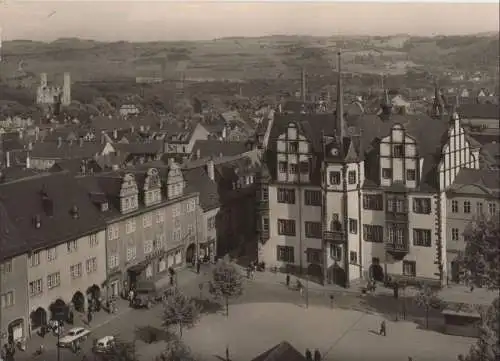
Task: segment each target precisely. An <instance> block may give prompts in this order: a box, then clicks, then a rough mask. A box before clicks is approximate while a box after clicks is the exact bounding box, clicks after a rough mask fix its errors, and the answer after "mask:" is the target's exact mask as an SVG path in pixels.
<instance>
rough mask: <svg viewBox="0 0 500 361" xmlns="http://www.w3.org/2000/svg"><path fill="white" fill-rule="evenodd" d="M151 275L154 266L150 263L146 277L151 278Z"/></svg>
mask: <svg viewBox="0 0 500 361" xmlns="http://www.w3.org/2000/svg"><path fill="white" fill-rule="evenodd" d="M151 277H153V266H152V265H150V264H149V265H148V266H147V267H146V278H151Z"/></svg>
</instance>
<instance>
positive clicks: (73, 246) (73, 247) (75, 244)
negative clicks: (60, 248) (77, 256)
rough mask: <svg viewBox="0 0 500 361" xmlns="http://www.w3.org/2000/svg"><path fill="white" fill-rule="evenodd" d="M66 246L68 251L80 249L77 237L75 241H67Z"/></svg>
mask: <svg viewBox="0 0 500 361" xmlns="http://www.w3.org/2000/svg"><path fill="white" fill-rule="evenodd" d="M66 248H67V249H68V253H73V252H76V251H78V241H77V240H76V239H75V240H73V241H69V242H66Z"/></svg>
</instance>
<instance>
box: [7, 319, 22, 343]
mask: <svg viewBox="0 0 500 361" xmlns="http://www.w3.org/2000/svg"><path fill="white" fill-rule="evenodd" d="M7 331H8V334H9V335H8V339H9V340H12V341H14V342H15V341H17V340H20V339H22V338H23V337H24V320H23V319H22V318H18V319H16V320H14V321H12V322H11V323H9V326H8V327H7Z"/></svg>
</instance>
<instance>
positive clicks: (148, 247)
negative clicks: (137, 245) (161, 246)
mask: <svg viewBox="0 0 500 361" xmlns="http://www.w3.org/2000/svg"><path fill="white" fill-rule="evenodd" d="M151 252H153V240H150V239H149V240H146V241H144V253H145V254H148V253H151Z"/></svg>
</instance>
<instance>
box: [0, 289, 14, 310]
mask: <svg viewBox="0 0 500 361" xmlns="http://www.w3.org/2000/svg"><path fill="white" fill-rule="evenodd" d="M12 306H14V291H9V292H6V293H2V294H1V295H0V307H1V308H7V307H12Z"/></svg>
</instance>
